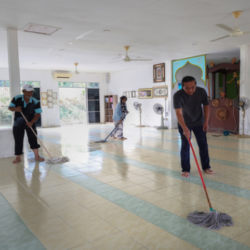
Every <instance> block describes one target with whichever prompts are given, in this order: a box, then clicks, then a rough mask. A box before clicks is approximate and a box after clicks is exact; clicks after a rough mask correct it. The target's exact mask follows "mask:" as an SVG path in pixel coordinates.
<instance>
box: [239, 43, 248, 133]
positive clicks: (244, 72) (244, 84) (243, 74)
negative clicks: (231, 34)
mask: <svg viewBox="0 0 250 250" xmlns="http://www.w3.org/2000/svg"><path fill="white" fill-rule="evenodd" d="M249 69H250V45H244V46H241V48H240V97H247V98H248V99H250V70H249ZM249 121H250V109H248V110H247V111H246V117H245V123H244V126H245V134H247V135H250V124H249ZM242 122H243V121H242V112H240V122H239V128H240V134H242V133H243V131H242Z"/></svg>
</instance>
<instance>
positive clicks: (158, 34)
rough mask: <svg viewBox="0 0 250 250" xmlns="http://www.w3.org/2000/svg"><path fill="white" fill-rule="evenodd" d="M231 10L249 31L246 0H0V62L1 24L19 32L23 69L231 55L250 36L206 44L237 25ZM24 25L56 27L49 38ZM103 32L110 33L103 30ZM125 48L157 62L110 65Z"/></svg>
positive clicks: (2, 51)
mask: <svg viewBox="0 0 250 250" xmlns="http://www.w3.org/2000/svg"><path fill="white" fill-rule="evenodd" d="M236 10H242V11H243V13H242V15H241V17H240V18H239V26H240V28H241V29H242V30H243V31H248V30H250V1H249V0H237V1H236V0H71V1H69V0H39V1H38V0H22V1H20V0H1V1H0V28H1V29H2V31H1V32H0V57H1V60H0V67H7V66H8V57H7V42H6V40H7V38H6V31H4V29H5V28H6V27H15V28H17V29H19V30H20V31H19V47H20V49H19V53H20V66H21V68H35V69H54V70H55V69H58V70H59V69H61V70H74V63H75V62H78V63H79V67H78V69H79V71H95V72H112V71H117V70H125V69H128V68H134V67H136V66H138V65H145V64H152V63H160V62H164V61H166V60H173V59H179V58H185V57H189V56H194V55H199V54H211V53H217V52H220V53H224V54H227V52H229V53H233V51H238V50H237V48H239V46H242V45H244V44H250V34H249V35H244V36H241V37H238V38H226V39H223V40H220V41H217V42H214V43H210V42H209V41H210V40H212V39H216V38H219V37H222V36H225V35H227V34H228V32H227V31H224V30H222V29H220V28H218V27H216V26H215V25H216V24H220V23H222V24H226V25H227V26H230V27H234V25H235V19H234V18H233V16H232V15H231V12H233V11H236ZM28 23H35V24H42V25H48V26H55V27H59V28H61V29H60V30H59V31H57V32H56V33H54V34H52V35H51V36H45V35H39V34H31V33H26V32H23V31H21V30H22V29H23V28H24V27H25V26H26V25H27V24H28ZM107 29H108V30H111V32H108V33H107V32H103V30H107ZM89 31H93V32H92V33H89V34H87V35H86V36H84V37H83V38H82V39H80V40H75V38H76V37H78V36H80V35H81V34H84V33H86V32H89ZM70 42H72V43H73V44H72V45H70V44H69V43H70ZM194 43H197V45H192V44H194ZM124 45H130V46H131V48H130V50H129V55H130V57H131V58H138V57H141V58H153V59H154V60H153V61H152V62H130V63H126V62H117V63H110V62H114V60H112V59H114V58H116V57H117V54H124V53H125V50H124V48H123V46H124ZM62 50H63V51H62ZM237 53H238V52H237ZM34 63H35V64H34Z"/></svg>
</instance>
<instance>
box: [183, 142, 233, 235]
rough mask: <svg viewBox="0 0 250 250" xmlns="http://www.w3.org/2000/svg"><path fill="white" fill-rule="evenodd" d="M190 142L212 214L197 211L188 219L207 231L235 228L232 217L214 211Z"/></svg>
mask: <svg viewBox="0 0 250 250" xmlns="http://www.w3.org/2000/svg"><path fill="white" fill-rule="evenodd" d="M188 142H189V144H190V147H191V149H192V152H193V155H194V159H195V162H196V165H197V168H198V171H199V174H200V177H201V181H202V184H203V188H204V191H205V194H206V197H207V201H208V205H209V208H210V212H209V213H204V212H197V211H195V212H194V213H190V214H189V215H188V217H187V219H188V220H189V221H190V222H192V223H193V224H194V225H196V226H201V227H205V228H207V229H213V230H219V229H221V228H222V227H223V226H227V227H228V226H233V221H232V217H231V216H229V215H228V214H225V213H219V212H217V211H216V210H214V209H213V207H212V204H211V201H210V199H209V196H208V193H207V188H206V185H205V182H204V179H203V176H202V173H201V170H200V166H199V163H198V161H197V158H196V155H195V152H194V148H193V146H192V144H191V141H190V139H188Z"/></svg>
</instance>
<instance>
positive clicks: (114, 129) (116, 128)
mask: <svg viewBox="0 0 250 250" xmlns="http://www.w3.org/2000/svg"><path fill="white" fill-rule="evenodd" d="M126 115H127V114H125V115H124V117H123V118H122V119H121V121H123V120H124V119H125V116H126ZM118 126H119V123H118V124H117V125H116V126H115V128H114V129H113V130H112V131H111V133H110V134H109V135H108V136H107V137H106V139H105V140H104V141H107V139H108V138H109V137H110V135H111V134H112V133H113V132H114V131H115V130H116V129H117V127H118Z"/></svg>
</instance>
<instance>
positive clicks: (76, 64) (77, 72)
mask: <svg viewBox="0 0 250 250" xmlns="http://www.w3.org/2000/svg"><path fill="white" fill-rule="evenodd" d="M74 65H75V67H76V70H75V71H74V73H75V74H77V75H79V74H91V75H93V74H96V72H94V71H93V72H91V71H90V72H86V71H84V72H79V71H78V70H77V66H78V63H74Z"/></svg>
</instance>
